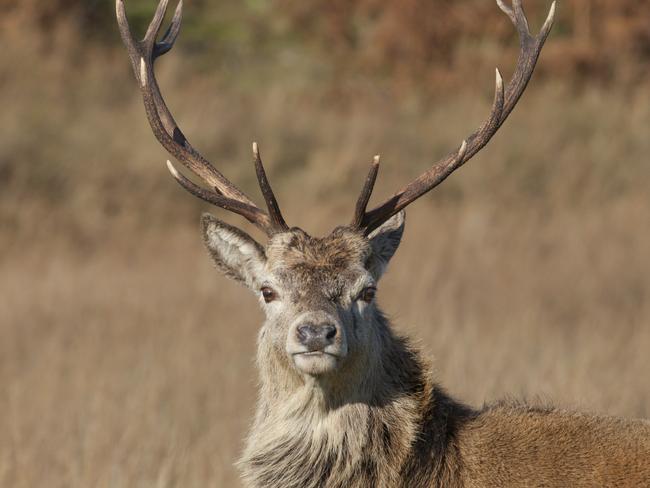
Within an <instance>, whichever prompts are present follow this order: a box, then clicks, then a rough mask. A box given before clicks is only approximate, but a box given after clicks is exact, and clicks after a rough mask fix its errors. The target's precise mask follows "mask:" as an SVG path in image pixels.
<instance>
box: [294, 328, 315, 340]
mask: <svg viewBox="0 0 650 488" xmlns="http://www.w3.org/2000/svg"><path fill="white" fill-rule="evenodd" d="M297 332H298V339H299V340H300V342H302V343H304V342H305V341H307V340H309V339H310V338H311V337H312V336H313V335H314V329H313V327H312V326H311V325H301V326H300V327H298V330H297Z"/></svg>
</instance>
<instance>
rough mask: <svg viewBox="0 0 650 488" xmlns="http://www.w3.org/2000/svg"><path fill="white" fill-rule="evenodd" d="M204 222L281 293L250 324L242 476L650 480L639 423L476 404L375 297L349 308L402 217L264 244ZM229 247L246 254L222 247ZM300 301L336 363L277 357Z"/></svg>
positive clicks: (649, 449) (552, 482)
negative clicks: (332, 323) (337, 343)
mask: <svg viewBox="0 0 650 488" xmlns="http://www.w3.org/2000/svg"><path fill="white" fill-rule="evenodd" d="M204 231H205V232H206V243H207V245H208V247H209V248H210V250H211V252H212V254H213V257H214V258H215V260H216V261H217V264H218V265H219V266H220V267H221V268H222V269H224V270H225V271H226V272H227V273H229V274H230V275H232V276H235V277H236V278H238V279H241V280H242V281H245V282H247V283H248V284H249V287H251V288H252V289H254V290H256V289H257V287H259V286H260V283H262V282H263V281H264V282H272V283H273V286H275V287H276V288H277V289H278V290H279V292H278V293H279V295H280V299H279V302H280V303H278V304H276V305H274V306H275V307H276V308H275V309H269V310H266V311H267V321H266V323H265V324H264V326H263V328H262V329H261V331H260V336H259V344H258V355H257V363H258V367H259V370H260V378H261V383H260V393H259V400H258V407H257V413H256V417H255V421H254V423H253V426H252V428H251V431H250V436H249V438H248V442H247V445H246V448H245V450H244V453H243V456H242V458H241V460H240V462H239V466H240V469H241V472H242V475H243V478H244V480H245V482H246V484H247V486H250V487H269V486H273V487H275V486H278V487H283V488H298V487H300V488H309V487H314V488H315V487H328V488H329V487H332V488H333V487H341V488H343V487H359V488H360V487H375V486H377V487H386V488H390V487H404V488H406V487H409V488H419V487H422V488H425V487H427V488H428V487H465V488H475V487H487V486H539V487H560V486H562V487H564V486H573V487H581V486H584V487H587V486H589V487H592V486H611V487H619V486H620V487H622V486H630V487H639V486H650V423H648V422H647V421H628V420H621V419H615V418H608V417H597V416H593V415H585V414H578V413H573V412H567V411H563V410H559V409H555V408H541V407H533V406H527V405H524V404H515V403H502V404H496V405H492V406H486V407H484V408H482V409H478V410H477V409H472V408H470V407H468V406H465V405H463V404H461V403H459V402H457V401H455V400H454V399H452V398H451V397H449V396H448V395H447V394H446V393H445V392H444V391H443V390H442V389H441V388H440V387H439V386H438V385H437V384H436V383H435V381H434V379H433V375H432V372H431V369H430V367H429V365H428V364H427V363H426V362H425V361H424V360H423V359H422V358H421V355H420V354H419V352H418V351H417V350H416V349H414V348H413V347H412V346H411V345H410V344H409V342H408V341H407V340H405V339H403V338H401V337H398V336H396V335H395V334H394V333H393V331H392V329H391V326H390V323H389V321H388V320H387V319H386V318H385V317H384V316H383V315H382V313H381V312H380V311H379V310H378V309H377V308H376V306H375V305H374V304H369V305H368V306H367V307H366V308H364V309H363V310H361V309H358V308H355V305H354V303H355V302H354V300H351V299H350V298H349V297H350V296H353V295H354V293H353V292H352V291H351V290H354V289H355V288H354V287H355V286H356V285H354V284H355V283H357V282H360V280H361V281H363V280H364V279H365V280H368V279H374V281H375V282H376V280H378V279H379V277H380V276H381V272H382V271H383V269H384V267H385V265H386V263H387V262H388V260H389V259H390V257H391V256H392V254H393V253H394V252H395V250H396V248H397V246H398V244H399V240H400V237H401V235H402V231H403V216H401V215H400V216H398V217H396V218H394V219H393V220H392V221H389V222H388V223H387V224H385V226H383V227H382V228H380V229H378V231H377V232H376V233H375V234H374V235H371V236H370V237H369V238H365V237H363V236H362V235H360V234H359V233H357V232H355V231H352V230H349V229H346V228H339V229H337V230H335V231H334V232H333V233H332V234H331V235H329V236H327V237H325V238H321V239H319V238H313V237H310V236H309V235H307V234H306V233H305V232H303V231H301V230H299V229H292V230H291V231H290V232H286V233H283V234H279V235H276V236H274V237H272V238H271V240H270V242H269V244H268V246H267V247H266V248H265V249H264V248H262V247H261V246H259V245H256V244H255V243H254V241H252V239H250V237H248V236H246V235H245V234H243V233H241V232H240V231H236V230H233V229H232V228H230V226H227V225H226V224H223V223H221V222H219V221H217V220H216V219H213V218H211V217H206V218H205V219H204ZM210 233H212V234H210ZM210 236H212V237H210ZM215 236H217V237H218V236H221V237H219V238H217V240H215ZM233 236H234V237H233ZM233 238H234V239H235V240H234V241H233V240H232V239H233ZM219 239H225V240H226V241H228V245H227V246H226V247H224V246H223V245H222V244H221V241H220V240H219ZM233 243H234V244H233ZM238 245H239V246H241V247H242V248H246V249H247V250H248V251H247V254H246V259H244V260H241V259H239V260H238V259H237V255H236V253H234V255H230V254H229V253H233V252H234V251H233V249H234V248H237V246H238ZM233 246H234V248H233ZM251 252H252V255H254V256H256V258H255V259H258V258H259V262H257V263H256V264H254V265H251V263H250V261H251V258H250V255H251ZM258 253H261V254H258ZM251 270H252V271H251ZM262 270H263V271H262ZM241 276H248V278H241ZM269 280H270V281H269ZM346 297H348V298H346ZM274 310H275V311H274ZM302 313H325V314H329V316H336V317H338V320H339V321H340V323H341V327H342V328H343V329H344V331H345V333H346V334H348V339H347V340H348V346H349V352H348V355H347V357H346V358H345V360H344V361H342V362H341V364H339V365H338V367H337V368H336V369H335V370H334V371H331V372H328V373H326V374H322V375H309V374H304V372H301V371H300V370H299V368H296V366H295V364H294V363H293V362H292V358H291V357H290V356H289V355H287V353H286V351H285V347H284V344H285V338H286V337H287V334H289V337H290V336H291V333H292V332H291V331H292V328H291V327H292V325H291V324H292V323H293V322H292V321H294V319H295V317H299V316H300V314H302Z"/></svg>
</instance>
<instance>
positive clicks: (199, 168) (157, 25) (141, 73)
mask: <svg viewBox="0 0 650 488" xmlns="http://www.w3.org/2000/svg"><path fill="white" fill-rule="evenodd" d="M168 4H169V0H161V1H160V2H159V3H158V7H157V8H156V12H155V14H154V16H153V19H152V21H151V23H150V24H149V27H148V28H147V32H146V34H145V37H144V39H143V40H142V41H137V40H136V39H135V38H134V37H133V34H132V33H131V29H130V27H129V23H128V19H127V15H126V9H125V7H124V0H116V13H117V21H118V25H119V29H120V34H121V36H122V39H123V41H124V44H125V45H126V48H127V51H128V53H129V58H130V59H131V64H132V65H133V71H134V73H135V77H136V79H137V80H138V82H139V84H140V90H141V92H142V98H143V101H144V106H145V112H146V114H147V119H148V120H149V124H150V125H151V129H152V131H153V133H154V135H155V136H156V139H158V141H159V142H160V143H161V145H162V146H163V147H164V148H165V149H166V150H167V152H169V153H170V154H171V155H172V156H174V157H175V158H176V159H178V160H179V161H180V162H181V163H183V165H184V166H186V167H187V168H188V169H190V170H191V171H192V172H193V173H194V174H196V175H197V176H198V177H199V178H201V179H202V180H203V181H204V182H205V183H206V184H207V185H208V186H209V189H205V188H201V187H200V186H198V185H196V184H195V183H193V182H192V181H191V180H189V179H187V178H185V177H184V176H183V175H182V174H181V173H179V172H178V171H177V170H176V169H175V168H174V166H173V165H172V164H171V163H169V164H168V168H169V170H170V172H171V173H172V175H173V176H174V178H175V179H176V180H177V181H178V182H179V183H180V184H181V186H183V188H185V189H186V190H188V191H189V192H190V193H192V194H193V195H195V196H197V197H199V198H201V199H203V200H205V201H208V202H210V203H212V204H214V205H217V206H219V207H221V208H224V209H226V210H229V211H232V212H235V213H238V214H240V215H242V216H244V217H245V218H247V219H248V220H250V221H251V222H253V223H254V224H256V225H257V226H258V227H259V228H260V229H262V230H263V231H264V232H266V233H267V234H268V235H271V234H273V233H275V232H277V231H278V230H284V229H286V228H287V226H286V224H285V223H284V221H283V220H281V215H280V219H278V218H277V215H275V213H274V215H273V217H272V218H270V217H269V215H268V214H266V212H264V211H262V210H261V209H259V208H258V207H257V206H256V205H255V204H254V203H253V202H252V201H251V200H250V198H248V197H247V196H246V195H244V193H242V192H241V191H240V190H239V189H238V188H237V187H236V186H235V185H233V184H232V183H231V182H230V181H229V180H228V179H227V178H226V177H225V176H223V174H221V172H219V170H217V169H216V168H215V167H214V166H213V165H212V164H210V162H209V161H208V160H207V159H205V158H204V157H203V156H202V155H201V154H200V153H199V152H198V151H196V149H194V148H193V147H192V145H191V144H190V143H189V141H188V140H187V138H186V137H185V136H184V135H183V132H182V131H181V129H180V128H179V127H178V124H177V123H176V121H175V120H174V117H173V116H172V114H171V112H170V111H169V108H168V107H167V104H166V103H165V100H164V99H163V97H162V94H161V93H160V88H159V86H158V82H157V80H156V77H155V73H154V62H155V61H156V59H157V58H158V57H160V56H162V55H164V54H166V53H167V52H169V51H170V50H171V49H172V47H173V46H174V43H175V42H176V39H177V38H178V34H179V33H180V28H181V23H182V13H183V2H182V0H180V1H179V2H178V5H177V6H176V10H175V12H174V16H173V18H172V20H171V23H170V25H169V27H168V28H167V30H166V32H165V34H164V35H163V37H162V39H161V40H160V41H156V39H157V37H158V34H159V33H160V29H161V27H162V24H163V20H164V18H165V14H166V12H167V7H168ZM269 189H270V186H268V181H265V186H264V188H262V193H263V194H264V198H265V199H266V200H267V203H268V190H269ZM271 195H272V192H271ZM273 200H274V199H273ZM276 210H277V213H278V214H279V209H278V208H277V203H276V204H275V206H274V207H273V212H275V211H276Z"/></svg>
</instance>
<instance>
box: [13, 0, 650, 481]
mask: <svg viewBox="0 0 650 488" xmlns="http://www.w3.org/2000/svg"><path fill="white" fill-rule="evenodd" d="M524 3H525V6H526V7H527V10H528V13H529V19H530V21H531V24H532V26H533V30H537V29H538V28H539V27H540V26H541V24H542V22H543V20H544V18H545V15H546V11H547V9H548V7H549V6H550V2H548V1H546V0H527V1H526V2H524ZM126 4H127V11H128V13H129V15H130V18H131V21H132V24H133V25H134V28H135V29H136V30H137V31H138V32H140V33H143V32H144V29H145V28H146V24H147V23H148V20H149V19H150V17H151V15H152V13H153V11H154V8H155V2H154V1H153V0H140V1H138V0H129V1H127V2H126ZM0 6H1V7H2V12H3V14H2V17H1V18H0V41H1V45H2V49H1V50H0V87H1V89H2V90H1V92H0V93H1V94H0V97H1V100H2V111H0V120H1V121H2V123H1V125H0V128H1V130H0V385H2V387H1V388H0V485H1V486H8V487H9V486H10V487H16V488H21V487H33V486H48V487H90V486H93V487H94V486H97V487H116V486H129V487H139V486H142V487H149V486H156V487H171V486H182V487H205V486H217V487H227V486H228V487H229V486H239V482H238V478H237V473H236V470H235V469H234V468H233V462H234V461H235V460H236V458H237V455H238V452H239V450H240V448H241V445H242V441H243V438H244V436H245V432H246V429H247V426H248V424H249V422H250V420H251V417H252V413H253V409H254V400H255V390H256V375H255V369H254V364H253V360H254V354H255V337H256V333H257V331H258V328H259V325H260V323H261V321H262V314H261V312H259V311H258V309H257V307H256V298H255V297H254V296H253V295H252V294H250V293H249V292H247V291H245V290H243V289H240V288H239V286H238V285H236V284H234V283H231V282H229V281H227V280H226V279H225V278H222V277H221V276H220V275H219V274H218V273H217V272H216V271H215V270H214V269H213V268H212V266H211V264H210V261H209V258H208V257H207V254H206V253H205V252H204V250H203V249H202V244H201V240H200V234H199V229H198V218H199V214H200V212H201V211H202V210H204V209H205V207H204V205H203V204H202V203H201V202H199V201H197V200H196V199H194V198H193V197H191V196H190V195H189V194H187V193H185V192H184V191H182V190H181V189H180V188H179V187H178V186H177V184H176V183H175V182H174V181H173V179H172V178H171V177H170V176H169V175H168V173H167V170H166V169H165V166H164V161H165V159H166V158H167V155H166V154H165V153H164V151H163V150H162V149H161V148H160V147H159V146H158V144H157V142H156V141H155V139H154V137H153V135H152V134H151V131H150V129H149V127H148V124H147V122H146V118H145V115H144V110H143V108H142V104H141V100H140V94H139V91H138V89H137V85H136V82H135V80H134V78H133V75H132V73H131V67H130V65H129V62H128V59H127V56H126V52H125V50H124V48H123V47H122V45H121V42H120V40H119V36H118V34H117V29H116V26H115V20H114V3H113V0H85V1H81V0H49V1H48V2H43V1H39V0H0ZM517 48H518V45H517V40H516V36H515V33H514V29H513V27H512V25H511V24H510V23H509V20H508V19H507V17H505V16H504V15H503V14H502V13H501V11H500V10H499V9H498V8H497V6H496V5H495V4H494V2H492V1H485V0H463V1H455V2H449V1H446V0H399V1H398V0H312V1H311V2H303V1H298V0H245V1H235V0H228V1H226V0H222V1H218V2H213V1H207V0H187V1H186V5H185V23H184V27H183V32H182V34H181V38H180V39H179V41H178V43H177V46H176V48H175V49H174V51H172V53H170V54H169V55H167V56H166V57H165V58H164V59H163V60H161V61H160V63H159V66H158V73H159V80H160V83H161V86H162V90H163V93H164V94H165V96H166V99H167V101H168V103H169V105H170V107H171V108H172V112H174V114H175V115H176V116H177V120H178V121H179V124H180V126H181V127H182V128H183V129H184V131H185V133H186V134H187V135H188V137H189V138H190V140H192V142H193V144H194V145H195V146H196V147H197V148H199V149H200V150H201V152H202V153H204V154H205V155H207V156H208V157H209V158H210V159H211V160H212V161H213V162H214V163H215V164H216V165H217V167H218V168H219V169H220V170H222V171H223V172H224V173H225V174H226V175H227V176H228V177H229V178H230V179H231V180H233V181H234V182H235V183H236V184H237V185H239V186H240V187H241V188H243V189H244V191H245V192H246V193H248V194H253V195H258V190H257V185H256V182H255V177H254V172H253V169H252V164H251V160H252V156H251V154H250V144H251V142H252V141H253V140H256V141H258V142H259V143H260V145H261V148H262V151H263V154H264V158H265V162H266V165H267V168H268V170H269V173H270V178H271V180H272V182H273V183H274V187H275V188H276V194H277V195H278V198H279V200H280V204H281V206H282V208H283V211H284V214H285V216H286V217H287V219H288V221H289V222H290V223H291V224H295V225H298V226H301V227H302V228H304V229H305V230H307V231H308V232H311V233H314V234H324V233H326V232H328V231H329V230H330V229H331V228H333V227H334V226H336V225H338V224H341V223H345V222H347V220H348V219H349V218H350V217H351V215H352V208H353V203H354V200H355V198H356V196H357V192H358V190H359V188H360V185H361V183H362V181H363V178H364V176H365V172H366V170H367V167H368V163H369V161H370V159H371V157H372V155H374V154H376V153H381V154H382V162H383V166H382V170H381V173H380V178H379V182H378V185H377V189H376V191H375V194H376V198H377V200H379V199H380V198H384V197H386V196H387V195H389V194H390V193H392V192H393V191H395V190H396V189H397V188H398V187H399V186H401V185H402V184H404V183H405V182H407V181H408V180H410V179H412V178H414V177H415V176H417V175H418V174H420V173H421V172H422V171H424V170H425V169H426V168H427V167H428V165H430V164H431V163H432V162H433V161H434V160H436V159H437V158H438V157H440V156H442V155H444V154H446V153H447V152H449V151H450V150H451V149H453V148H456V147H458V145H459V143H460V141H461V140H462V139H463V138H464V137H466V135H468V134H469V133H470V132H471V131H472V130H473V129H474V128H475V126H477V125H478V124H479V123H480V122H481V121H482V119H483V118H484V117H485V116H486V114H487V113H488V111H489V107H490V104H491V100H492V91H493V79H494V72H493V69H494V67H495V66H498V67H500V68H501V70H502V72H503V74H504V76H505V77H506V78H508V77H509V75H510V74H511V72H512V69H513V67H514V64H515V59H516V55H517ZM649 134H650V3H649V2H642V1H638V0H618V1H617V2H611V1H605V0H562V1H560V2H559V5H558V19H557V22H556V25H555V28H554V30H553V32H552V33H551V36H550V38H549V40H548V42H547V45H546V48H545V50H544V51H543V53H542V56H541V59H540V62H539V65H538V69H537V71H536V73H535V76H534V77H533V80H532V83H531V85H530V87H529V89H528V91H527V92H526V94H525V95H524V97H523V98H522V100H521V102H520V103H519V105H518V107H517V108H516V109H515V111H514V112H513V114H512V115H511V117H510V118H509V120H508V121H507V122H506V124H505V125H504V127H503V128H502V129H501V131H500V132H499V133H498V135H497V136H496V137H495V138H494V140H493V141H492V142H491V143H490V145H489V146H488V147H487V148H486V149H485V150H484V151H483V152H482V153H481V154H480V155H479V156H478V157H476V159H474V160H472V161H471V162H470V163H469V164H468V165H466V166H465V167H463V168H462V169H461V170H459V171H458V172H457V173H455V174H454V175H453V176H452V177H451V178H450V179H449V180H447V181H446V182H445V183H444V185H442V186H441V187H440V188H438V189H436V190H435V191H434V192H432V193H431V194H429V195H427V196H426V197H424V198H423V199H421V200H419V201H418V202H417V203H416V204H414V205H413V206H412V207H409V212H408V219H407V221H408V225H407V232H406V234H405V239H404V241H403V244H402V247H401V249H400V250H399V252H398V254H397V256H396V257H395V259H394V261H393V263H392V266H391V271H390V272H389V273H388V274H387V276H386V277H385V278H384V281H383V283H382V287H381V289H380V294H379V301H380V303H381V304H382V306H383V308H384V309H385V310H386V311H387V312H388V313H389V314H390V315H391V316H392V317H393V319H394V320H395V322H396V324H397V325H396V327H397V328H398V330H399V331H400V332H401V333H404V334H409V335H410V336H412V337H413V338H414V339H415V340H416V342H417V343H418V344H419V345H420V346H421V347H422V349H423V351H424V353H425V355H426V356H427V357H430V358H432V360H433V361H434V364H435V367H436V370H437V375H438V378H439V380H440V381H441V382H442V383H443V384H444V385H445V386H446V387H447V388H448V389H449V390H450V392H451V393H452V394H454V395H456V396H458V397H459V398H461V399H463V400H464V401H467V402H470V403H471V404H473V405H475V406H480V405H482V404H483V403H484V402H490V401H494V400H496V399H498V398H502V397H504V396H508V397H516V398H524V399H528V400H532V401H543V402H550V403H553V404H556V405H559V406H561V407H563V408H564V407H566V408H577V409H581V410H588V411H594V412H598V413H607V414H613V415H623V416H629V417H649V416H650V252H648V250H649V249H650V199H649V197H648V190H649V188H650V164H649V163H650V157H649V156H648V155H649V154H650V137H649ZM258 200H259V199H258ZM214 213H215V214H217V215H219V216H220V217H224V218H225V219H226V220H228V221H230V222H234V223H236V224H239V225H241V226H242V227H243V228H245V229H247V230H249V231H252V232H253V233H254V234H255V231H253V230H252V229H251V228H250V226H248V225H244V224H243V223H242V221H241V219H237V218H232V217H231V216H228V215H225V214H224V212H223V211H220V210H216V209H215V210H214ZM255 235H257V237H260V238H261V236H259V234H255Z"/></svg>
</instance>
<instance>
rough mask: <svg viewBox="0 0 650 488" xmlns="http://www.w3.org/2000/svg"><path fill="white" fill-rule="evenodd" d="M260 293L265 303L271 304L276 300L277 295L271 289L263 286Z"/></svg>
mask: <svg viewBox="0 0 650 488" xmlns="http://www.w3.org/2000/svg"><path fill="white" fill-rule="evenodd" d="M260 291H261V292H262V298H264V301H265V302H266V303H271V302H272V301H273V300H275V299H276V298H278V294H277V293H276V292H275V290H274V289H273V288H271V287H268V286H263V287H262V288H261V290H260Z"/></svg>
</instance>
